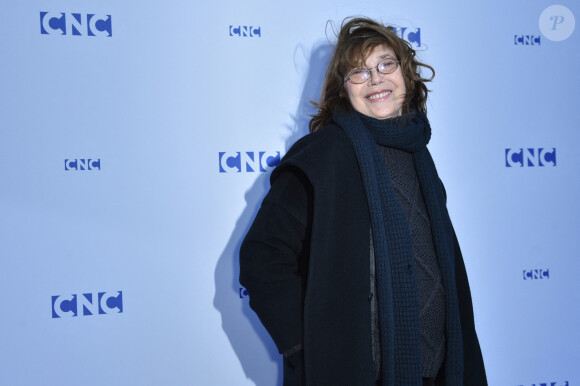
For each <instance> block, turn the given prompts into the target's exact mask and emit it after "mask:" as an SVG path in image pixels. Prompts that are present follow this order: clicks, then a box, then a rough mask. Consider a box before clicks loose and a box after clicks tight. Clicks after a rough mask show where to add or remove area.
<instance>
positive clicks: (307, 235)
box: [240, 125, 487, 386]
mask: <svg viewBox="0 0 580 386" xmlns="http://www.w3.org/2000/svg"><path fill="white" fill-rule="evenodd" d="M284 173H291V174H292V175H293V178H295V179H296V180H299V181H300V183H301V185H302V186H303V189H302V193H303V194H304V198H305V199H304V200H300V201H304V202H303V203H302V204H301V205H300V204H299V205H297V204H296V199H295V197H291V198H288V197H287V195H286V196H285V195H284V194H273V193H272V192H273V191H274V190H275V189H274V188H272V190H271V192H270V193H269V194H268V195H267V196H266V198H265V199H264V202H263V204H262V208H261V209H260V211H259V212H258V214H257V216H256V219H255V220H254V223H253V224H252V227H251V228H250V230H249V232H248V234H247V236H246V238H245V239H244V242H243V243H242V247H241V249H240V282H241V284H242V285H244V286H245V287H246V289H247V290H248V292H249V294H250V306H251V307H252V309H254V311H255V312H256V313H257V314H258V316H259V317H260V320H261V321H262V323H263V324H264V326H265V327H266V329H267V330H268V332H269V333H270V335H271V336H272V339H273V340H274V342H275V344H276V345H277V347H278V350H279V351H280V353H290V354H291V353H294V352H295V351H296V350H298V352H297V353H295V354H293V355H288V357H287V358H285V363H284V384H285V385H300V384H306V385H345V386H347V385H348V386H352V385H374V384H375V369H374V365H373V357H372V334H371V311H370V301H371V299H372V297H373V296H374V294H373V292H374V289H372V288H371V286H370V280H369V275H370V259H369V256H370V240H369V237H370V236H369V235H370V217H369V209H368V205H367V201H366V195H365V192H364V187H363V183H362V178H361V174H360V171H359V167H358V163H357V160H356V157H355V153H354V151H353V148H352V145H351V143H350V142H349V140H348V139H347V137H346V136H345V134H344V132H343V131H342V129H340V128H339V127H337V126H335V125H329V126H327V127H325V128H322V129H320V130H318V131H316V132H315V133H313V134H310V135H307V136H306V137H304V138H302V139H301V140H299V141H298V142H297V143H296V144H295V145H294V146H293V147H292V148H291V149H290V150H289V152H288V153H287V154H286V156H285V157H284V159H283V160H282V162H281V163H280V165H279V166H278V167H277V168H276V169H275V170H274V172H273V173H272V176H271V184H272V186H273V187H274V186H275V184H277V181H278V180H284V181H286V180H287V179H283V178H280V176H282V175H284ZM276 191H277V192H279V191H280V189H276ZM298 212H306V214H307V215H306V222H305V223H303V224H302V223H301V221H300V218H301V217H304V216H301V215H296V213H298ZM297 229H298V230H297ZM455 272H456V278H455V279H456V286H457V292H458V297H459V299H458V300H459V306H460V315H461V330H462V338H463V348H464V350H463V352H464V363H465V370H464V384H465V385H469V386H471V385H485V384H487V383H486V376H485V369H484V365H483V359H482V355H481V350H480V346H479V342H478V339H477V335H476V332H475V327H474V321H473V310H472V302H471V294H470V290H469V284H468V281H467V275H466V272H465V267H464V264H463V259H462V255H461V251H460V249H459V245H458V243H457V239H456V238H455ZM443 373H444V371H443V370H442V371H441V373H440V377H438V383H439V384H444V376H445V375H444V374H443Z"/></svg>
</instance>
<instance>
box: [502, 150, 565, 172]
mask: <svg viewBox="0 0 580 386" xmlns="http://www.w3.org/2000/svg"><path fill="white" fill-rule="evenodd" d="M505 166H506V167H508V168H511V167H534V166H556V148H551V149H550V148H543V147H540V148H537V149H534V148H526V149H523V148H519V149H505Z"/></svg>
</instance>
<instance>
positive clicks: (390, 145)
mask: <svg viewBox="0 0 580 386" xmlns="http://www.w3.org/2000/svg"><path fill="white" fill-rule="evenodd" d="M420 67H425V68H428V69H429V70H431V72H432V73H434V72H433V69H432V67H430V66H428V65H425V64H423V63H420V62H419V61H417V59H416V58H415V52H414V50H413V49H412V48H411V46H410V45H409V44H408V43H406V42H405V41H404V40H402V39H400V38H399V37H398V36H397V35H396V34H395V33H394V31H393V30H392V29H391V28H389V27H386V26H384V25H382V24H380V23H377V22H375V21H373V20H370V19H367V18H354V19H347V20H345V22H343V25H342V27H341V30H340V32H339V35H338V41H337V44H336V48H335V51H334V54H333V56H332V59H331V60H330V63H329V66H328V69H327V71H326V75H325V79H324V84H323V89H322V95H321V101H320V103H317V104H315V105H316V106H317V108H318V113H317V114H316V115H314V116H313V118H312V120H311V122H310V131H311V134H309V135H307V136H306V137H304V138H302V139H301V140H299V141H298V142H297V143H296V144H295V145H294V146H293V147H292V148H291V149H290V150H289V152H288V153H287V154H286V156H285V157H284V159H283V160H282V162H281V163H280V165H279V166H278V167H277V168H276V170H274V172H273V173H272V176H271V189H270V191H269V193H268V195H267V196H266V197H265V199H264V201H263V203H262V207H261V208H260V211H259V212H258V214H257V215H256V219H255V220H254V223H253V224H252V227H251V228H250V230H249V232H248V234H247V236H246V238H245V240H244V242H243V243H242V247H241V249H240V269H241V272H240V282H241V283H242V285H244V286H245V287H246V289H247V290H248V292H249V294H250V306H251V307H252V308H253V309H254V310H255V311H256V313H257V314H258V316H259V317H260V320H261V321H262V323H263V324H264V326H265V327H266V329H267V330H268V332H269V333H270V335H271V336H272V338H273V340H274V342H275V343H276V345H277V347H278V349H279V351H280V353H282V354H283V356H284V384H285V385H301V384H307V385H351V386H352V385H375V384H376V385H392V386H394V385H397V386H398V385H421V384H423V385H429V384H431V385H432V384H437V385H485V384H487V381H486V375H485V369H484V365H483V359H482V355H481V350H480V347H479V342H478V339H477V335H476V333H475V327H474V322H473V310H472V303H471V295H470V291H469V285H468V282H467V276H466V272H465V267H464V264H463V259H462V256H461V251H460V250H459V245H458V243H457V240H456V237H455V233H454V231H453V227H452V225H451V221H450V219H449V215H448V213H447V209H446V204H445V200H446V198H445V192H444V189H443V186H442V184H441V182H440V180H439V177H438V175H437V171H436V169H435V165H434V164H433V161H432V159H431V156H430V154H429V151H428V150H427V147H426V145H427V143H428V141H429V139H430V136H431V128H430V126H429V122H428V120H427V117H426V115H425V114H426V107H425V104H426V100H427V94H428V90H427V87H426V86H425V82H428V81H430V80H431V79H432V77H431V78H429V79H425V78H422V77H421V76H420V74H419V68H420Z"/></svg>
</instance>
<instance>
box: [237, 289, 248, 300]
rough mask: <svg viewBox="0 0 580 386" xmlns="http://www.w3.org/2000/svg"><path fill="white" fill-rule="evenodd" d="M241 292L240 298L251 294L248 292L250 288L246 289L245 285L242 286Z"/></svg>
mask: <svg viewBox="0 0 580 386" xmlns="http://www.w3.org/2000/svg"><path fill="white" fill-rule="evenodd" d="M239 293H240V299H243V298H247V297H249V296H250V294H249V293H248V290H247V289H245V288H244V287H240V290H239Z"/></svg>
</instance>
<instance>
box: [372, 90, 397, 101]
mask: <svg viewBox="0 0 580 386" xmlns="http://www.w3.org/2000/svg"><path fill="white" fill-rule="evenodd" d="M391 93H392V91H390V90H389V91H381V92H379V93H376V94H372V95H369V96H367V98H368V99H370V100H377V99H381V98H384V97H386V96H387V95H390V94H391Z"/></svg>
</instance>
